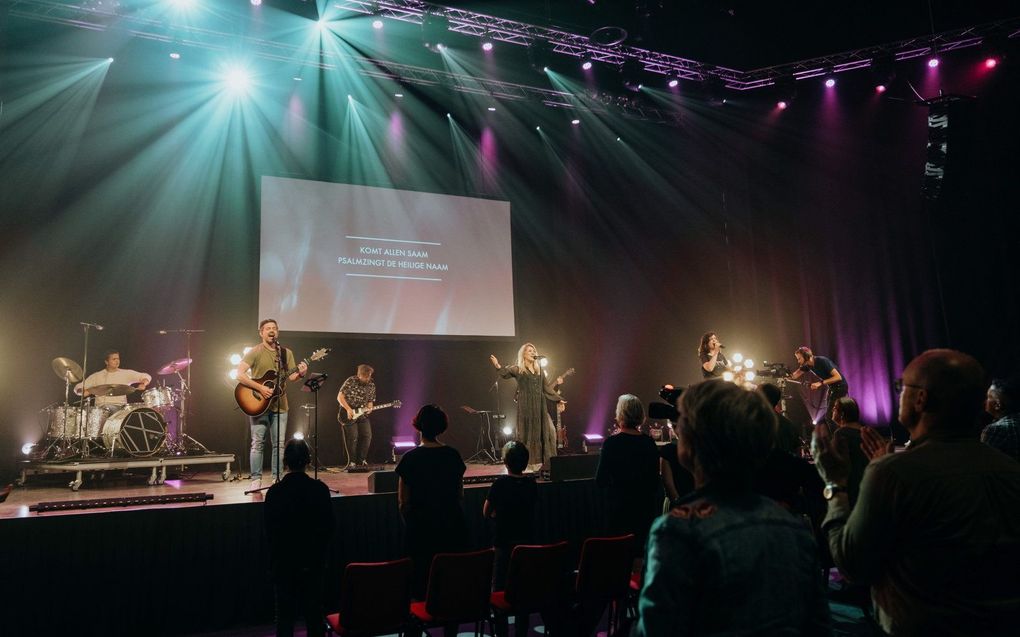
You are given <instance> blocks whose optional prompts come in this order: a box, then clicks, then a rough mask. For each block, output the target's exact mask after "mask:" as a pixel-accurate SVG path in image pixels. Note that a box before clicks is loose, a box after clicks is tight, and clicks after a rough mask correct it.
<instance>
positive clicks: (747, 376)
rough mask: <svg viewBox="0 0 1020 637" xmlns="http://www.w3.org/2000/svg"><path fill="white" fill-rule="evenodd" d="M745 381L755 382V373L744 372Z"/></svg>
mask: <svg viewBox="0 0 1020 637" xmlns="http://www.w3.org/2000/svg"><path fill="white" fill-rule="evenodd" d="M744 380H746V381H747V382H751V381H752V380H754V372H753V371H750V370H748V371H746V372H744Z"/></svg>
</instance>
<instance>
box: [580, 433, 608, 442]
mask: <svg viewBox="0 0 1020 637" xmlns="http://www.w3.org/2000/svg"><path fill="white" fill-rule="evenodd" d="M584 439H585V440H586V441H588V442H601V441H603V440H605V439H606V437H605V436H603V435H602V434H584Z"/></svg>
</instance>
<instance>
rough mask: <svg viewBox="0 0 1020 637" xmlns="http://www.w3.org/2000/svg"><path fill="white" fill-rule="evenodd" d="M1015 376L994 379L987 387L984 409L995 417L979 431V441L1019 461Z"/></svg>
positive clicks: (1018, 427)
mask: <svg viewBox="0 0 1020 637" xmlns="http://www.w3.org/2000/svg"><path fill="white" fill-rule="evenodd" d="M1018 382H1020V380H1018V379H1017V378H1015V377H1014V378H1010V379H1006V380H1001V379H996V380H993V381H992V385H991V387H989V388H988V395H987V398H986V399H985V411H986V412H988V414H989V415H990V416H991V417H992V418H995V422H993V423H992V424H990V425H988V426H987V427H985V428H984V430H983V431H982V432H981V442H983V443H985V444H986V445H988V446H990V447H995V448H996V449H998V450H999V451H1001V452H1003V453H1005V454H1006V455H1008V456H1010V457H1011V458H1013V459H1014V460H1017V461H1020V414H1018V413H1017V412H1018V411H1020V404H1018V402H1020V401H1018V400H1017V383H1018Z"/></svg>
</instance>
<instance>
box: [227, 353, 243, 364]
mask: <svg viewBox="0 0 1020 637" xmlns="http://www.w3.org/2000/svg"><path fill="white" fill-rule="evenodd" d="M230 364H231V365H233V366H234V367H237V366H238V365H240V364H241V355H240V354H231V355H230Z"/></svg>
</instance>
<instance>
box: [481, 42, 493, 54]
mask: <svg viewBox="0 0 1020 637" xmlns="http://www.w3.org/2000/svg"><path fill="white" fill-rule="evenodd" d="M482 50H483V51H491V50H492V42H489V41H488V40H486V41H485V42H482Z"/></svg>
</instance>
